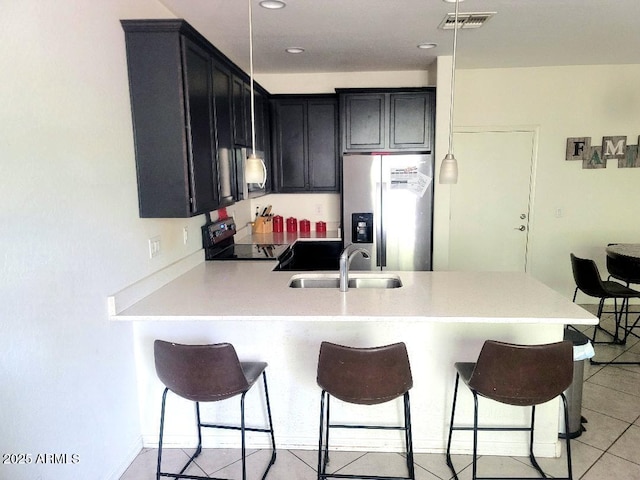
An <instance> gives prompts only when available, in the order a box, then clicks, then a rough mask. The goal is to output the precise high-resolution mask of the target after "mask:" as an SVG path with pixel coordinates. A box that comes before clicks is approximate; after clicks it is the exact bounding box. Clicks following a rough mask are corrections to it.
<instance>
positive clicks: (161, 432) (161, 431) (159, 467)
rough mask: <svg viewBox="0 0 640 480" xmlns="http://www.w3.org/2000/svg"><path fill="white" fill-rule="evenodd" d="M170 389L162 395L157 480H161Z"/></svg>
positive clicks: (166, 389) (165, 390)
mask: <svg viewBox="0 0 640 480" xmlns="http://www.w3.org/2000/svg"><path fill="white" fill-rule="evenodd" d="M168 391H169V389H168V388H165V389H164V393H163V394H162V408H161V409H160V435H159V437H158V467H157V469H156V480H160V472H161V471H162V469H161V464H162V437H163V435H164V411H165V406H166V402H167V392H168Z"/></svg>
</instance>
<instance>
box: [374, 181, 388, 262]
mask: <svg viewBox="0 0 640 480" xmlns="http://www.w3.org/2000/svg"><path fill="white" fill-rule="evenodd" d="M386 185H387V184H386V183H385V182H383V183H380V182H378V183H376V206H375V212H376V213H377V215H376V219H375V223H376V266H378V267H385V266H386V265H387V235H386V234H385V231H384V228H383V227H384V226H383V225H382V217H383V215H382V213H383V212H382V195H383V192H384V190H385V188H386Z"/></svg>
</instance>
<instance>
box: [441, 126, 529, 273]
mask: <svg viewBox="0 0 640 480" xmlns="http://www.w3.org/2000/svg"><path fill="white" fill-rule="evenodd" d="M535 140H536V132H535V131H533V130H532V131H481V132H478V131H474V132H459V133H455V134H454V153H455V156H456V158H457V160H458V168H459V172H460V174H459V179H458V184H457V185H453V186H452V187H451V220H450V239H449V240H450V247H449V269H450V270H463V271H519V272H524V271H526V268H527V241H528V233H529V211H530V208H529V207H530V200H531V194H530V193H531V184H532V172H533V170H534V169H533V162H534V158H535Z"/></svg>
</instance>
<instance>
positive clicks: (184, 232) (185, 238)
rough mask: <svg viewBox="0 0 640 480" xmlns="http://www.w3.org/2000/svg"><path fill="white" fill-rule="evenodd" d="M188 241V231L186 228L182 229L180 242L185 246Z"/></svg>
mask: <svg viewBox="0 0 640 480" xmlns="http://www.w3.org/2000/svg"><path fill="white" fill-rule="evenodd" d="M188 241H189V229H188V228H187V227H184V228H183V229H182V242H183V243H184V244H185V245H186V244H187V242H188Z"/></svg>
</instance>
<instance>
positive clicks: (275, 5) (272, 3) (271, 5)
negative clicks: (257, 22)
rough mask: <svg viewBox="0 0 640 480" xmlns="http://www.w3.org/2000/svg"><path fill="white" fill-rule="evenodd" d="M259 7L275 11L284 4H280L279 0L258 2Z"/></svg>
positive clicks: (284, 4)
mask: <svg viewBox="0 0 640 480" xmlns="http://www.w3.org/2000/svg"><path fill="white" fill-rule="evenodd" d="M260 6H261V7H263V8H269V9H271V10H277V9H279V8H284V7H285V6H286V3H284V2H281V1H280V0H262V2H260Z"/></svg>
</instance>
